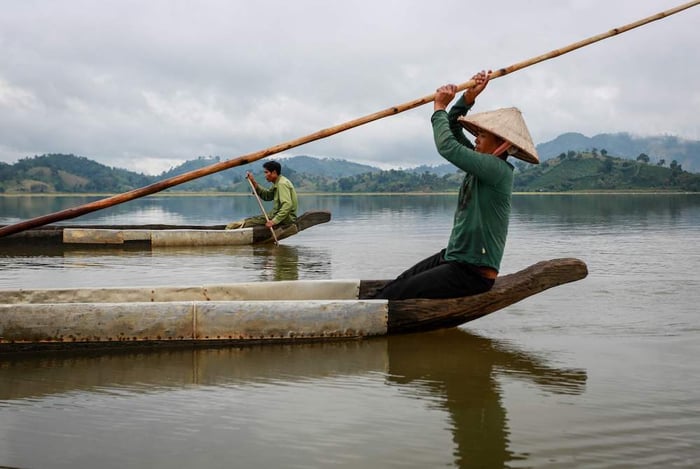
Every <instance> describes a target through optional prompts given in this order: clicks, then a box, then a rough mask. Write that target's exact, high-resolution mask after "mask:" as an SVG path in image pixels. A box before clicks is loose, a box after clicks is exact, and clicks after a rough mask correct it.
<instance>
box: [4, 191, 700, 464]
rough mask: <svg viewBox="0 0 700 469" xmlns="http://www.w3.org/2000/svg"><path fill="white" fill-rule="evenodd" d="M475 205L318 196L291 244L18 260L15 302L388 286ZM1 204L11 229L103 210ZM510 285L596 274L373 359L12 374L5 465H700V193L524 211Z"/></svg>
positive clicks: (149, 361)
mask: <svg viewBox="0 0 700 469" xmlns="http://www.w3.org/2000/svg"><path fill="white" fill-rule="evenodd" d="M454 199H455V196H402V197H399V196H393V197H390V196H374V197H372V196H352V197H351V196H302V197H301V200H300V204H301V205H302V207H303V210H313V209H327V210H331V212H332V213H333V219H332V221H331V222H330V223H328V224H325V225H319V226H316V227H312V228H310V229H309V230H307V231H304V232H302V233H300V234H298V235H296V236H294V237H292V238H289V239H287V240H284V241H283V242H282V245H281V246H278V247H272V246H260V247H250V246H245V247H235V248H234V247H230V248H203V249H197V250H192V249H178V248H175V249H173V248H170V249H160V250H153V251H136V250H95V249H87V250H86V249H73V248H72V249H65V250H43V251H37V250H36V249H32V248H31V247H27V248H26V249H15V250H12V251H8V250H5V251H2V252H0V286H1V287H2V288H34V287H66V286H113V285H120V286H122V285H165V284H205V283H223V282H231V281H253V280H287V279H326V278H338V279H340V278H389V277H392V276H395V275H397V274H398V273H400V271H401V270H403V269H404V268H406V267H408V266H409V265H411V264H412V263H414V262H415V261H417V260H419V259H421V258H423V257H425V256H427V255H430V254H432V253H434V252H435V251H437V250H439V249H440V248H442V247H443V246H444V245H445V243H446V241H447V237H448V236H449V229H450V225H451V217H452V212H453V209H454ZM90 200H93V199H89V198H80V197H75V198H73V197H60V198H53V197H3V198H0V224H7V223H13V222H16V221H19V220H22V219H26V218H30V217H34V216H38V215H43V214H46V213H50V212H54V211H58V210H61V209H64V208H69V207H73V206H76V205H79V204H82V203H86V202H88V201H90ZM513 202H514V203H513V215H512V221H511V228H510V235H509V239H508V245H507V248H506V253H505V257H504V261H503V265H502V270H503V272H512V271H515V270H519V269H521V268H524V267H526V266H528V265H530V264H532V263H534V262H538V261H540V260H544V259H550V258H556V257H578V258H581V259H583V260H585V261H586V262H587V264H588V266H589V270H590V274H589V277H588V278H586V279H585V280H583V281H580V282H576V283H574V284H570V285H565V286H561V287H557V288H555V289H552V290H549V291H546V292H544V293H541V294H539V295H536V296H535V297H532V298H529V299H527V300H525V301H523V302H521V303H518V304H516V305H513V306H511V307H509V308H507V309H505V310H502V311H499V312H497V313H494V314H492V315H490V316H487V317H485V318H482V319H479V320H477V321H474V322H471V323H468V324H466V325H464V326H462V327H461V328H458V329H452V330H446V331H439V332H436V333H430V334H417V335H408V336H400V337H390V338H379V339H373V340H366V341H361V342H344V343H336V344H317V345H301V346H285V347H282V346H267V347H253V348H244V349H217V350H196V351H193V350H171V351H161V352H138V353H134V352H131V353H123V354H119V353H112V354H98V355H89V356H86V355H68V354H53V355H43V356H34V357H25V358H22V359H17V358H13V359H10V358H8V357H0V466H3V465H5V466H13V467H27V468H29V467H32V468H35V467H36V468H40V467H59V468H63V467H66V468H68V467H71V468H73V467H95V466H99V467H105V468H112V467H114V468H117V467H119V468H121V467H149V468H151V467H153V468H159V467H200V468H218V467H226V468H230V467H243V468H246V467H299V468H301V467H304V468H308V467H347V468H389V467H415V468H427V467H465V468H467V467H538V468H539V467H565V466H566V467H698V466H700V438H698V435H700V365H698V360H697V358H696V357H698V356H700V340H699V339H700V334H699V332H700V315H699V314H698V310H699V309H700V307H699V306H698V305H700V288H699V287H700V275H698V273H697V272H698V267H699V266H700V246H698V242H697V240H698V237H699V235H700V196H699V195H595V196H594V195H587V196H572V195H568V196H549V195H548V196H516V197H515V198H514V201H513ZM256 209H257V206H256V203H255V201H254V200H252V199H251V198H249V197H150V198H145V199H139V200H136V201H132V202H129V203H127V204H124V205H121V206H117V207H113V208H111V209H108V210H104V211H100V212H95V213H93V214H90V215H87V216H84V217H81V218H80V219H76V220H73V221H71V223H105V224H110V223H125V224H126V223H129V224H135V223H190V224H193V223H201V224H216V223H223V222H225V221H227V220H232V219H236V218H239V217H241V216H244V215H246V214H252V213H256Z"/></svg>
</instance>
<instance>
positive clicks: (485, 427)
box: [387, 329, 586, 467]
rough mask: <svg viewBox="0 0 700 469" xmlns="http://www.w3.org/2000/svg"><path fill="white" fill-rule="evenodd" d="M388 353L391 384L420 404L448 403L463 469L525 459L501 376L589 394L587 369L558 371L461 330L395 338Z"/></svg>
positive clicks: (530, 355) (549, 388)
mask: <svg viewBox="0 0 700 469" xmlns="http://www.w3.org/2000/svg"><path fill="white" fill-rule="evenodd" d="M387 348H388V351H389V370H388V371H389V375H390V377H389V379H388V381H389V383H390V384H396V385H400V386H401V387H402V388H404V389H408V391H409V392H411V393H412V394H414V393H415V395H416V397H417V398H419V399H420V398H421V395H422V394H423V393H425V392H427V393H428V394H429V395H431V396H436V395H437V396H440V397H441V398H442V399H441V400H440V401H439V402H441V403H442V404H441V406H442V407H443V408H444V409H445V410H447V411H448V412H449V415H450V417H451V419H452V431H453V435H454V442H455V445H456V449H455V458H456V463H457V465H458V466H459V467H506V463H507V462H509V461H513V460H515V459H518V458H520V457H521V456H518V455H515V454H513V453H512V452H511V451H510V450H509V449H508V446H509V441H508V426H507V415H506V414H507V413H506V409H505V408H504V406H503V401H502V396H501V389H500V385H499V383H498V380H497V377H498V376H499V375H502V374H503V373H507V374H508V375H509V376H515V377H519V378H522V379H525V380H528V381H532V382H534V383H536V384H537V385H539V386H540V387H541V388H542V389H543V390H546V391H549V392H554V393H566V394H579V393H582V392H583V391H584V389H585V383H586V372H585V371H583V370H577V369H560V368H555V367H553V366H551V365H549V364H548V363H547V362H546V360H544V359H542V358H540V357H537V355H536V354H534V353H531V352H524V351H520V350H516V349H514V348H512V347H509V346H508V344H507V343H503V342H498V341H495V340H491V339H488V338H486V337H481V336H478V335H475V334H470V333H467V332H465V331H462V330H460V329H447V330H444V331H438V332H435V333H430V334H421V335H420V336H396V337H389V338H388V341H387Z"/></svg>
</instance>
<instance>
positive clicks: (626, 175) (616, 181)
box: [513, 150, 700, 192]
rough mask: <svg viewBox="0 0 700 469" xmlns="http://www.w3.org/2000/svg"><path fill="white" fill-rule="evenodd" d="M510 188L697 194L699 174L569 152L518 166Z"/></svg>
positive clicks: (678, 168)
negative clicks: (661, 191) (541, 161)
mask: <svg viewBox="0 0 700 469" xmlns="http://www.w3.org/2000/svg"><path fill="white" fill-rule="evenodd" d="M517 166H518V168H519V169H520V171H519V172H518V173H516V175H515V181H514V184H513V189H514V190H515V191H522V192H553V191H595V190H669V191H689V192H698V191H700V174H693V173H689V172H687V171H684V170H683V169H682V167H681V165H679V164H676V163H672V164H671V166H670V167H663V166H660V165H659V164H658V163H656V164H654V163H651V162H649V163H647V162H644V161H632V160H629V159H624V158H616V157H611V156H607V155H601V154H599V153H598V152H597V151H595V152H574V151H572V150H570V151H568V152H566V153H561V154H560V155H559V156H557V157H555V158H550V159H548V160H547V161H545V162H543V163H541V164H539V165H536V166H535V165H527V164H518V165H517Z"/></svg>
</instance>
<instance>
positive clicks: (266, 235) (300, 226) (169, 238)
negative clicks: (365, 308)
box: [0, 211, 331, 247]
mask: <svg viewBox="0 0 700 469" xmlns="http://www.w3.org/2000/svg"><path fill="white" fill-rule="evenodd" d="M330 219H331V214H330V212H327V211H311V212H305V213H304V214H303V215H301V216H300V217H299V218H297V221H296V222H295V223H293V224H291V225H284V226H280V227H278V228H276V229H275V235H276V236H277V239H278V240H280V239H285V238H289V237H290V236H293V235H295V234H297V233H299V232H300V231H303V230H305V229H307V228H310V227H312V226H315V225H319V224H321V223H327V222H328V221H330ZM224 227H225V225H211V226H201V225H120V226H116V225H47V226H43V227H39V228H33V229H30V230H26V231H23V232H20V233H16V234H13V235H10V236H7V237H5V238H0V247H3V246H8V247H9V246H17V245H23V244H24V245H26V244H41V245H56V246H59V245H79V246H84V247H88V246H102V247H108V246H127V245H128V246H131V247H139V246H140V247H169V246H236V245H244V244H262V243H271V242H273V241H274V239H273V238H272V233H271V232H270V229H269V228H267V227H265V226H254V227H252V228H241V229H237V230H226V229H224Z"/></svg>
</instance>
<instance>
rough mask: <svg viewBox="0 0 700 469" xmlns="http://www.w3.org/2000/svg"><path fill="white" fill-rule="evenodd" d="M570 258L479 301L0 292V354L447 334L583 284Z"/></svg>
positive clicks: (348, 284)
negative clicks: (568, 286) (444, 331)
mask: <svg viewBox="0 0 700 469" xmlns="http://www.w3.org/2000/svg"><path fill="white" fill-rule="evenodd" d="M587 274H588V270H587V267H586V264H585V263H584V262H583V261H581V260H578V259H572V258H569V259H553V260H549V261H543V262H539V263H537V264H534V265H532V266H530V267H527V268H525V269H523V270H521V271H519V272H516V273H514V274H509V275H503V276H501V277H499V278H498V279H497V280H496V284H495V285H494V287H493V289H491V291H489V292H487V293H483V294H480V295H475V296H470V297H465V298H452V299H444V300H434V299H412V300H398V301H387V300H374V299H368V298H371V296H372V294H373V293H374V292H375V291H376V289H377V288H380V287H381V286H382V285H384V284H385V283H386V281H385V280H374V281H366V280H365V281H354V280H294V281H280V282H255V283H240V284H229V285H213V286H202V287H156V288H80V289H49V290H4V291H3V290H0V353H15V352H22V351H31V350H41V349H82V348H106V347H109V348H114V347H116V348H125V347H130V346H134V345H142V346H164V345H165V346H167V345H170V346H172V345H197V346H214V345H228V346H240V345H244V344H260V343H294V342H300V341H324V340H325V341H331V340H339V339H359V338H364V337H371V336H381V335H389V334H400V333H407V332H419V331H430V330H435V329H441V328H448V327H455V326H458V325H460V324H463V323H465V322H468V321H472V320H474V319H477V318H480V317H482V316H484V315H487V314H489V313H492V312H494V311H498V310H499V309H503V308H505V307H507V306H509V305H511V304H513V303H516V302H518V301H520V300H522V299H524V298H527V297H529V296H532V295H534V294H537V293H540V292H542V291H544V290H547V289H549V288H552V287H555V286H557V285H561V284H564V283H569V282H573V281H576V280H580V279H582V278H585V277H586V275H587Z"/></svg>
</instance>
